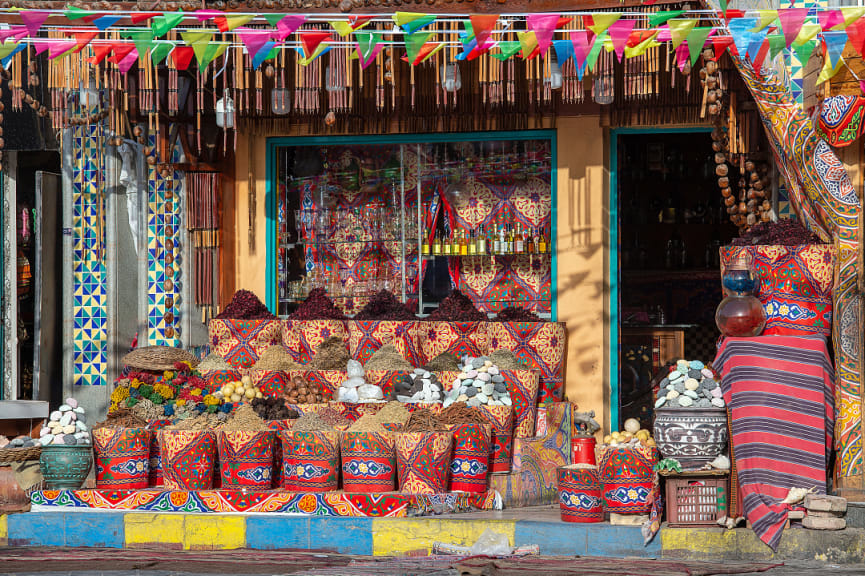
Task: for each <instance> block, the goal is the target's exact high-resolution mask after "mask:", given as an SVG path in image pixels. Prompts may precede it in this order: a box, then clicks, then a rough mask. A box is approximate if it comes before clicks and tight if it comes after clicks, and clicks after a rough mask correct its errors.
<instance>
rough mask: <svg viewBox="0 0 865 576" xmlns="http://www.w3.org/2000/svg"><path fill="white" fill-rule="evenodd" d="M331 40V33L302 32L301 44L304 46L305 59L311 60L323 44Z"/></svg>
mask: <svg viewBox="0 0 865 576" xmlns="http://www.w3.org/2000/svg"><path fill="white" fill-rule="evenodd" d="M330 38H331V35H330V32H301V33H300V43H301V44H302V45H303V54H304V57H305V58H310V57H311V56H312V55H313V54H315V51H316V50H317V49H318V47H319V46H320V45H321V43H322V42H324V41H325V40H329V39H330Z"/></svg>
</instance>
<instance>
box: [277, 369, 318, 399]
mask: <svg viewBox="0 0 865 576" xmlns="http://www.w3.org/2000/svg"><path fill="white" fill-rule="evenodd" d="M284 394H285V397H286V399H287V400H288V401H289V402H290V403H292V404H321V403H322V402H324V394H322V392H321V386H319V385H318V384H316V383H313V382H310V381H309V380H307V379H306V378H304V377H303V376H301V375H300V374H295V375H294V377H293V378H292V379H291V381H290V382H289V383H288V386H287V387H286V389H285V391H284Z"/></svg>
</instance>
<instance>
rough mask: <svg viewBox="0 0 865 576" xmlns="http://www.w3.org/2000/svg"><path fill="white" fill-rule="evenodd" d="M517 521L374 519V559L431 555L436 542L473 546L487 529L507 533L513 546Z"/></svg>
mask: <svg viewBox="0 0 865 576" xmlns="http://www.w3.org/2000/svg"><path fill="white" fill-rule="evenodd" d="M516 525H517V524H516V521H515V520H433V519H430V518H424V519H417V520H416V519H402V518H374V519H373V521H372V553H373V556H400V555H404V554H406V553H408V552H413V551H417V550H426V551H427V552H428V553H429V552H432V546H433V543H435V542H444V543H446V544H455V545H457V546H471V545H472V544H474V543H475V541H476V540H477V539H478V537H479V536H480V535H481V534H483V532H484V530H486V529H488V528H489V529H491V530H492V531H493V532H499V533H501V534H505V535H506V536H507V537H508V542H510V544H511V545H513V544H514V533H515V531H516Z"/></svg>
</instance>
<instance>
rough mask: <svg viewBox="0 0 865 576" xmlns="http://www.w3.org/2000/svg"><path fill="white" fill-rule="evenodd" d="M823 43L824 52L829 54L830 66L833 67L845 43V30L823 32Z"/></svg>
mask: <svg viewBox="0 0 865 576" xmlns="http://www.w3.org/2000/svg"><path fill="white" fill-rule="evenodd" d="M823 44H824V45H825V46H826V54H827V55H828V56H829V61H830V62H831V64H832V68H835V66H836V65H837V64H838V60H840V59H841V54H842V53H843V52H844V47H845V46H846V45H847V32H845V31H841V32H823Z"/></svg>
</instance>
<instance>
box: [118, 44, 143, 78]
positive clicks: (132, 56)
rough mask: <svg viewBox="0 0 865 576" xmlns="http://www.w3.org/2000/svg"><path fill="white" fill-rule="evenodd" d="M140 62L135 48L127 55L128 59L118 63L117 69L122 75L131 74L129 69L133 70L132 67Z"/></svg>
mask: <svg viewBox="0 0 865 576" xmlns="http://www.w3.org/2000/svg"><path fill="white" fill-rule="evenodd" d="M137 61H138V51H137V50H135V48H134V47H133V49H132V51H131V52H130V53H129V54H127V55H126V57H125V58H124V59H123V60H121V61H120V62H118V63H117V68H118V69H119V70H120V73H121V74H126V73H127V72H129V69H130V68H132V65H133V64H135V62H137Z"/></svg>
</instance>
